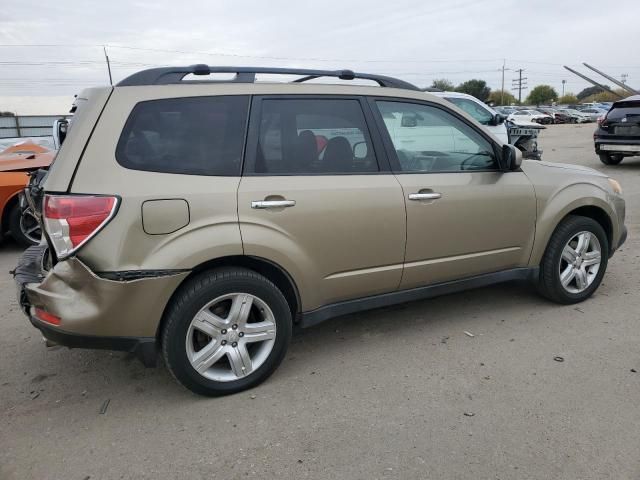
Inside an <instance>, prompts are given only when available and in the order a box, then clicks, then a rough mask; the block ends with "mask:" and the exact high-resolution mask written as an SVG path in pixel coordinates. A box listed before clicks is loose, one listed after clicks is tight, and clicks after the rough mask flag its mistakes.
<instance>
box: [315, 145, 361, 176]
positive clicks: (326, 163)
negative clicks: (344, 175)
mask: <svg viewBox="0 0 640 480" xmlns="http://www.w3.org/2000/svg"><path fill="white" fill-rule="evenodd" d="M322 165H323V171H325V172H331V173H336V172H337V173H340V172H351V171H352V170H353V150H352V149H351V144H350V143H349V140H347V139H346V138H345V137H333V138H332V139H331V140H329V141H328V142H327V146H326V148H325V149H324V157H323V158H322Z"/></svg>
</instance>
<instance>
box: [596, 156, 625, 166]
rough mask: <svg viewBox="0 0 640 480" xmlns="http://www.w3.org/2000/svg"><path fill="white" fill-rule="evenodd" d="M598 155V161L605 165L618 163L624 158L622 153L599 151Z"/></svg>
mask: <svg viewBox="0 0 640 480" xmlns="http://www.w3.org/2000/svg"><path fill="white" fill-rule="evenodd" d="M599 156H600V161H601V162H602V163H604V164H605V165H618V164H619V163H620V162H621V161H622V159H623V158H624V157H623V156H622V155H620V154H617V153H601V154H599Z"/></svg>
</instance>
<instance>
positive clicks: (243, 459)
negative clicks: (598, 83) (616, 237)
mask: <svg viewBox="0 0 640 480" xmlns="http://www.w3.org/2000/svg"><path fill="white" fill-rule="evenodd" d="M593 128H594V126H593V124H590V125H580V126H576V125H559V126H551V127H550V128H548V129H547V130H546V131H545V132H544V133H543V136H542V139H541V144H542V147H543V148H544V150H545V152H544V157H545V159H546V160H549V161H558V162H568V163H577V164H581V165H587V166H590V167H594V168H596V169H599V170H602V171H606V172H607V173H610V174H611V175H612V176H614V177H615V178H617V179H619V180H620V182H621V183H622V185H623V188H624V189H625V196H626V198H627V208H628V215H627V226H628V228H629V233H630V238H629V240H628V241H627V244H626V245H625V246H624V247H623V249H622V250H621V251H619V252H618V253H617V254H616V255H615V256H614V257H613V259H612V261H611V263H610V265H609V271H608V272H607V275H606V277H605V280H604V283H603V284H602V286H601V287H600V289H599V290H598V291H597V292H596V295H594V296H593V298H592V299H590V300H589V301H587V302H585V303H583V304H580V305H574V306H557V305H554V304H550V303H548V302H547V301H545V300H543V299H541V298H540V297H538V296H537V295H536V294H535V293H534V292H533V291H532V290H531V289H530V288H529V287H528V286H527V285H519V284H505V285H499V286H495V287H490V288H484V289H480V290H475V291H470V292H466V293H461V294H456V295H450V296H446V297H441V298H438V299H433V300H429V301H423V302H416V303H411V304H405V305H401V306H398V307H394V308H387V309H382V310H376V311H372V312H368V313H361V314H358V315H351V316H348V317H343V318H339V319H334V320H331V321H329V322H327V323H324V324H322V325H319V326H318V327H315V328H312V329H309V330H305V331H303V332H301V333H299V334H297V335H296V336H295V338H294V340H293V344H292V346H291V349H290V351H289V354H288V356H287V358H286V359H285V361H284V363H283V365H282V366H281V367H280V369H279V370H278V371H277V372H276V373H275V374H274V376H273V377H271V379H270V380H268V381H267V382H266V383H265V384H263V385H262V386H260V387H258V388H256V389H254V390H252V391H249V392H244V393H241V394H238V395H235V396H230V397H225V398H218V399H206V398H200V397H197V396H195V395H192V394H190V393H189V392H187V391H186V390H184V389H182V388H181V387H180V386H178V385H177V384H176V383H174V381H173V380H172V379H171V377H170V375H169V374H168V373H167V371H166V370H165V369H164V368H163V367H160V368H156V369H145V368H144V367H142V366H141V365H140V364H139V363H138V361H137V360H135V359H133V358H131V357H130V356H128V355H125V354H121V353H109V352H101V351H81V350H68V349H64V348H58V349H57V350H47V349H45V347H44V346H43V344H42V342H41V338H40V335H39V334H38V332H37V331H36V330H34V329H33V328H32V327H31V326H30V325H29V324H28V322H27V320H26V319H25V317H24V316H23V315H22V314H21V313H20V311H19V309H18V306H17V303H16V297H15V289H14V286H13V281H12V279H11V277H10V276H9V275H8V274H6V273H5V274H3V275H1V276H0V287H1V291H2V295H1V298H0V445H1V446H2V448H1V449H0V478H1V479H3V480H4V479H25V478H33V479H65V480H73V479H78V480H85V479H89V478H90V479H112V478H114V479H119V478H136V479H140V478H149V479H164V478H206V479H225V480H226V479H236V478H237V479H240V478H260V479H266V478H296V479H299V478H317V479H326V478H338V479H343V478H362V479H375V478H385V479H386V478H430V479H461V478H469V479H488V478H491V479H529V478H537V479H549V478H558V479H599V480H600V479H605V478H611V479H632V478H633V479H637V478H640V454H639V452H640V448H639V447H640V429H639V428H638V425H640V407H638V398H640V352H639V347H638V345H639V344H640V333H639V328H638V320H639V316H640V295H638V293H637V292H638V287H639V285H640V252H639V250H638V247H639V245H640V240H639V239H640V158H635V159H630V160H625V161H624V162H623V163H622V164H621V165H619V166H617V167H606V166H604V165H602V164H601V163H600V162H599V161H598V159H597V157H596V156H595V154H594V153H593V147H592V138H591V134H592V131H593ZM18 255H19V249H18V248H17V247H16V246H14V245H12V244H9V243H5V244H4V245H3V246H1V247H0V271H2V272H8V270H10V269H11V268H13V266H14V265H15V264H16V261H17V258H18ZM465 331H468V332H472V333H473V334H474V335H475V336H474V337H470V336H467V335H466V334H465V333H464V332H465ZM557 356H561V357H563V358H564V362H558V361H555V360H554V357H557ZM634 370H635V371H634ZM106 401H109V403H108V406H107V408H106V412H104V413H102V414H101V413H100V411H101V408H103V406H104V404H105V402H106Z"/></svg>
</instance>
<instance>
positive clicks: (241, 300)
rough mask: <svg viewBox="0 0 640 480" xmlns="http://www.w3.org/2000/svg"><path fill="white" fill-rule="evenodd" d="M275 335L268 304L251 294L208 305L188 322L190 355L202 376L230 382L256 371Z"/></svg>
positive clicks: (236, 294) (188, 348)
mask: <svg viewBox="0 0 640 480" xmlns="http://www.w3.org/2000/svg"><path fill="white" fill-rule="evenodd" d="M275 338H276V321H275V317H274V315H273V312H272V311H271V309H270V308H269V306H268V305H267V304H266V303H265V302H264V301H263V300H261V299H260V298H258V297H256V296H255V295H251V294H248V293H231V294H227V295H223V296H220V297H218V298H216V299H215V300H213V301H211V302H209V303H208V304H206V305H205V306H204V307H203V308H201V309H200V311H199V312H198V313H197V314H196V315H195V316H194V318H193V319H192V320H191V323H190V324H189V328H188V330H187V337H186V352H187V358H188V360H189V362H190V363H191V366H192V367H193V368H194V369H195V370H196V371H197V372H198V373H200V374H201V375H202V376H204V377H205V378H208V379H210V380H215V381H219V382H231V381H234V380H238V379H240V378H243V377H246V376H247V375H249V374H251V373H252V372H254V371H256V370H257V369H258V368H260V366H261V365H262V364H263V363H264V362H265V361H266V360H267V358H268V357H269V354H270V353H271V351H272V350H273V346H274V344H275Z"/></svg>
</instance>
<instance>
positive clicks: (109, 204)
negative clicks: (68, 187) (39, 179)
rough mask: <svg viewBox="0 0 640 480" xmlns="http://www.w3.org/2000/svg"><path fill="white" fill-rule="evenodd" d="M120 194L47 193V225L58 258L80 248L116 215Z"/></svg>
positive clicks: (46, 228) (45, 202)
mask: <svg viewBox="0 0 640 480" xmlns="http://www.w3.org/2000/svg"><path fill="white" fill-rule="evenodd" d="M117 206H118V198H117V197H109V196H97V195H45V197H44V215H43V218H44V228H45V230H46V232H47V234H48V235H49V239H50V240H51V243H52V244H53V248H54V249H55V251H56V254H57V255H58V258H64V257H68V256H69V255H71V254H72V253H73V252H75V251H76V250H78V249H79V248H80V247H81V246H82V245H84V244H85V243H87V242H88V241H89V240H90V239H91V238H92V237H93V236H94V235H96V234H97V233H98V232H99V231H100V230H101V229H102V228H103V227H104V226H105V225H106V224H107V223H109V220H111V218H112V217H113V216H114V215H115V212H116V208H117Z"/></svg>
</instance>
